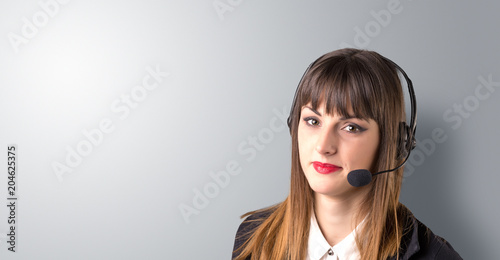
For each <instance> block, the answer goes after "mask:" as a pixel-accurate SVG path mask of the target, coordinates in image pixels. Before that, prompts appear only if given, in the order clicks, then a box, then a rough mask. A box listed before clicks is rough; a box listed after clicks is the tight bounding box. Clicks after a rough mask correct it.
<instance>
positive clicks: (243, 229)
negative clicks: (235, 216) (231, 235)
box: [233, 207, 275, 258]
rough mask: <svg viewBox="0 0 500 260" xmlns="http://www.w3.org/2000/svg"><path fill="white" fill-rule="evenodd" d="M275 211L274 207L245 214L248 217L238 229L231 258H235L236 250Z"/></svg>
mask: <svg viewBox="0 0 500 260" xmlns="http://www.w3.org/2000/svg"><path fill="white" fill-rule="evenodd" d="M274 210H275V207H271V208H265V209H260V210H256V211H253V212H250V213H247V214H250V215H248V217H247V218H246V219H245V220H243V222H242V223H241V224H240V226H239V227H238V231H236V237H235V239H234V247H233V258H235V257H236V255H237V254H236V253H235V252H237V251H236V250H237V249H239V248H240V247H241V246H242V245H243V244H244V243H245V242H246V241H247V240H248V239H249V238H250V237H251V236H252V234H253V233H254V231H255V230H256V229H257V228H258V227H259V226H260V225H261V224H262V222H264V221H265V220H266V219H267V218H268V217H269V216H270V215H271V214H272V213H273V212H274Z"/></svg>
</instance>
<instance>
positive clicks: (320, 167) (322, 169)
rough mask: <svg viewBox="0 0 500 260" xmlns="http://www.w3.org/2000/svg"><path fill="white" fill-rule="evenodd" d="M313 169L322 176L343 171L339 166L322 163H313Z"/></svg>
mask: <svg viewBox="0 0 500 260" xmlns="http://www.w3.org/2000/svg"><path fill="white" fill-rule="evenodd" d="M313 167H314V169H315V170H316V171H317V172H318V173H321V174H329V173H332V172H336V171H338V170H340V169H342V167H339V166H337V165H333V164H329V163H322V162H313Z"/></svg>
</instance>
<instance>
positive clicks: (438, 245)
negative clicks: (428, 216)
mask: <svg viewBox="0 0 500 260" xmlns="http://www.w3.org/2000/svg"><path fill="white" fill-rule="evenodd" d="M408 224H409V225H407V228H406V229H405V235H404V237H403V244H404V246H405V247H406V249H405V252H404V255H403V258H402V259H409V260H419V259H447V260H448V259H450V260H454V259H462V257H460V255H459V254H458V253H457V252H456V251H455V249H453V247H452V246H451V244H450V243H449V242H448V241H446V240H445V239H444V238H442V237H440V236H438V235H436V234H434V233H433V232H432V231H431V230H430V229H429V228H428V227H427V226H425V225H424V224H423V223H422V222H420V221H419V220H418V219H416V218H415V217H414V216H413V215H412V214H411V213H410V215H409V216H408Z"/></svg>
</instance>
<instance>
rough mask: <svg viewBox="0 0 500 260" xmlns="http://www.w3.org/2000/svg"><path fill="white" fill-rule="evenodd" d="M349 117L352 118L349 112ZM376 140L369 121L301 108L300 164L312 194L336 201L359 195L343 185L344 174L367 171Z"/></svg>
mask: <svg viewBox="0 0 500 260" xmlns="http://www.w3.org/2000/svg"><path fill="white" fill-rule="evenodd" d="M349 114H350V115H353V113H352V109H350V111H349ZM379 140H380V136H379V127H378V125H377V123H376V122H375V121H374V120H372V119H369V120H364V119H360V118H354V117H350V118H344V117H342V116H340V115H337V114H334V115H327V114H326V112H325V107H324V105H323V104H320V106H318V110H314V109H313V108H312V105H311V104H310V103H309V104H307V105H305V106H304V107H302V110H301V116H300V122H299V128H298V144H299V155H300V164H301V166H302V169H303V171H304V173H305V176H306V178H307V181H308V182H309V186H311V188H312V189H313V190H314V191H315V192H316V193H320V194H324V195H327V196H331V197H338V196H346V195H349V194H353V193H356V191H359V190H360V188H355V187H353V186H351V185H350V184H349V183H348V182H347V174H349V172H350V171H352V170H356V169H368V170H371V168H372V165H373V162H374V160H375V156H376V153H377V150H378V145H379Z"/></svg>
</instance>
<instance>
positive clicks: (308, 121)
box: [304, 117, 319, 126]
mask: <svg viewBox="0 0 500 260" xmlns="http://www.w3.org/2000/svg"><path fill="white" fill-rule="evenodd" d="M304 121H305V122H306V124H308V125H310V126H317V125H319V121H318V120H317V119H316V118H313V117H306V118H304Z"/></svg>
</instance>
